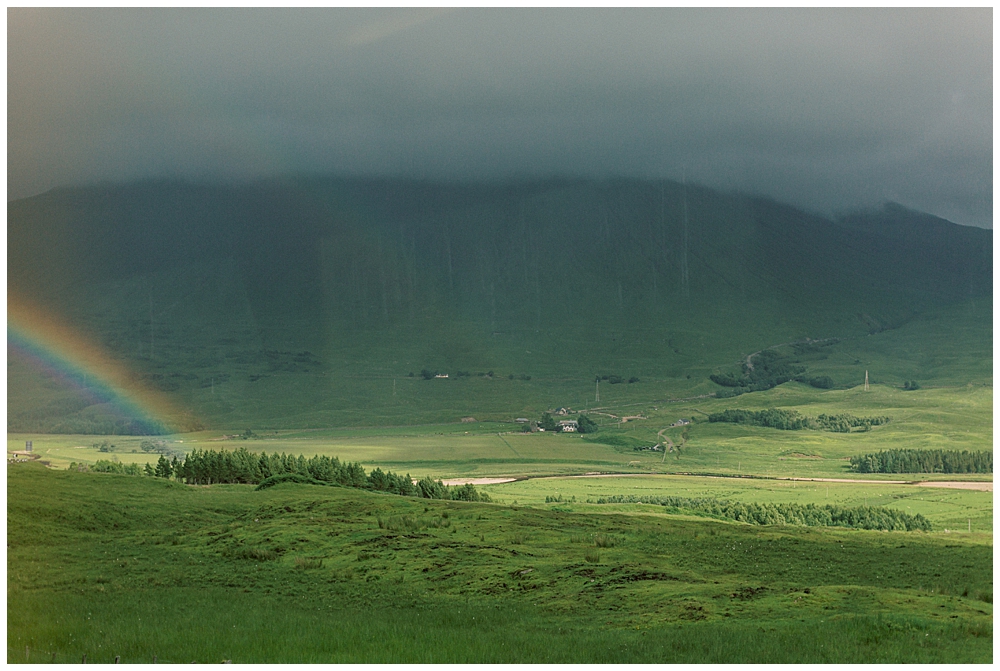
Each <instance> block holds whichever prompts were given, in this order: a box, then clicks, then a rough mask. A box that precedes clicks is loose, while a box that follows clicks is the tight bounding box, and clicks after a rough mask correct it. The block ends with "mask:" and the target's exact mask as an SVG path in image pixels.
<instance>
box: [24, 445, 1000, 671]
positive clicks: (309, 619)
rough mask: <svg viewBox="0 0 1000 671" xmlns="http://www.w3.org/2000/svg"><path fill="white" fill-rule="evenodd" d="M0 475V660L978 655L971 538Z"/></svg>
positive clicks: (982, 572)
mask: <svg viewBox="0 0 1000 671" xmlns="http://www.w3.org/2000/svg"><path fill="white" fill-rule="evenodd" d="M553 486H558V485H557V484H555V483H553ZM7 487H8V493H9V495H8V502H7V519H8V522H9V525H8V529H9V530H8V538H7V543H8V567H7V584H8V630H7V662H8V663H18V662H42V663H50V662H62V663H67V662H69V663H79V662H80V661H82V660H84V656H86V657H85V661H86V662H88V663H111V662H112V661H118V660H119V659H120V661H121V662H122V663H142V662H146V663H148V662H153V661H159V662H161V663H162V662H166V663H187V662H205V663H218V662H221V661H223V660H231V661H233V662H235V663H264V662H270V663H275V662H285V663H288V662H296V663H318V662H325V663H329V662H354V663H361V662H382V663H386V662H391V663H401V662H409V663H417V662H420V663H514V662H534V663H542V662H547V663H566V662H574V663H598V662H615V663H631V662H642V663H664V662H674V663H679V662H685V663H695V662H700V663H705V662H712V663H733V662H756V663H780V662H785V663H787V662H795V663H817V662H840V663H859V662H865V663H873V662H894V663H902V662H923V663H930V662H935V663H942V662H949V663H960V662H965V663H969V662H983V661H988V660H989V659H991V656H992V652H993V650H992V640H993V626H992V613H993V603H992V602H993V580H992V539H991V537H988V538H984V537H983V535H981V534H964V533H963V534H957V533H956V534H949V535H945V534H929V533H925V532H922V531H912V532H906V531H894V532H880V531H860V530H849V529H836V528H814V527H801V526H780V525H775V526H765V527H761V526H752V525H749V524H740V523H735V522H731V521H718V520H708V519H706V518H703V517H702V518H691V517H689V516H685V515H683V514H681V515H677V514H663V513H662V512H661V511H662V510H663V508H662V507H661V506H647V507H646V508H647V510H646V511H642V512H639V511H637V510H633V511H623V510H610V511H591V512H589V513H580V512H567V511H565V510H561V509H559V508H558V507H552V506H546V507H545V508H541V507H538V508H532V507H526V506H523V505H521V506H517V505H510V506H506V505H498V504H485V503H466V502H462V501H441V500H430V499H417V498H412V497H404V496H396V495H391V494H378V493H373V492H369V491H361V490H356V489H350V488H341V487H325V486H323V487H317V486H312V485H295V484H284V485H279V486H275V487H271V488H269V489H266V490H263V491H254V489H253V487H252V485H213V486H210V487H188V486H184V485H182V484H180V483H177V482H170V481H166V480H162V479H160V478H141V477H129V476H118V475H109V474H93V473H77V472H67V471H53V470H47V469H44V468H42V467H40V466H39V465H37V464H18V465H15V466H11V467H10V468H8V471H7ZM521 493H524V492H522V491H518V495H520V494H521ZM597 507H601V506H597ZM603 507H610V506H603ZM632 507H633V508H638V507H639V506H632ZM165 510H169V511H170V514H166V515H165V514H164V511H165Z"/></svg>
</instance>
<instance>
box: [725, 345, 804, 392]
mask: <svg viewBox="0 0 1000 671" xmlns="http://www.w3.org/2000/svg"><path fill="white" fill-rule="evenodd" d="M805 370H806V369H805V368H804V367H802V366H796V365H793V364H792V363H790V362H789V361H788V360H787V359H786V357H783V356H781V355H780V354H778V353H777V352H774V351H772V350H764V351H763V352H760V353H759V354H757V355H755V356H754V357H753V367H751V366H748V365H747V364H746V363H744V364H743V370H742V374H741V375H739V376H736V375H734V374H733V373H725V374H721V375H720V374H715V375H710V376H709V379H710V380H712V382H714V383H716V384H717V385H720V386H722V387H727V389H724V390H720V391H718V392H716V393H715V395H716V397H718V398H727V397H730V396H739V395H740V394H745V393H747V392H750V391H767V390H768V389H773V388H774V387H777V386H778V385H779V384H784V383H785V382H788V381H789V380H791V379H793V378H794V377H795V376H797V375H801V374H802V373H804V372H805Z"/></svg>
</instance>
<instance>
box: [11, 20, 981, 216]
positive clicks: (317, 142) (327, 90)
mask: <svg viewBox="0 0 1000 671" xmlns="http://www.w3.org/2000/svg"><path fill="white" fill-rule="evenodd" d="M7 19H8V21H7V77H8V79H7V96H8V97H7V140H8V153H7V169H8V177H7V184H8V200H10V199H14V198H20V197H24V196H28V195H33V194H36V193H40V192H42V191H45V190H48V189H50V188H52V187H54V186H58V185H63V184H75V183H85V182H93V181H99V180H116V181H117V180H129V179H134V178H140V177H156V176H171V177H185V178H226V179H228V178H242V177H250V176H258V175H269V174H276V173H286V172H297V171H309V172H313V171H321V172H334V173H351V174H357V173H366V174H389V175H408V176H420V177H430V178H462V179H481V178H495V177H509V176H539V175H541V176H549V175H578V176H595V177H602V176H610V175H617V176H636V177H649V178H660V177H667V178H672V179H680V178H681V175H682V172H683V171H685V170H686V174H687V177H688V179H689V180H692V181H696V182H699V183H702V184H706V185H708V186H713V187H718V188H722V189H727V190H741V191H748V192H752V193H760V194H766V195H769V196H773V197H775V198H777V199H780V200H783V201H787V202H791V203H794V204H796V205H800V206H803V207H806V208H808V209H811V210H814V211H819V212H824V213H830V212H840V211H844V210H850V209H853V208H857V207H866V206H870V205H874V204H877V203H880V202H883V201H886V200H894V201H897V202H900V203H903V204H904V205H907V206H910V207H913V208H917V209H921V210H925V211H928V212H931V213H933V214H937V215H939V216H942V217H945V218H947V219H950V220H952V221H955V222H957V223H962V224H970V225H978V226H987V227H991V226H992V223H991V221H992V214H993V198H992V188H993V184H992V180H993V161H992V156H993V128H992V104H993V72H992V50H993V46H992V42H993V31H992V21H993V17H992V10H991V9H972V10H885V11H883V10H869V9H861V10H786V9H776V10H729V9H701V10H678V9H644V10H590V9H587V10H570V9H556V10H507V9H503V10H483V9H473V10H445V11H429V10H416V9H404V10H395V9H357V10H356V9H314V10H294V11H293V10H289V11H285V10H225V9H223V10H190V9H180V10H175V9H171V10H141V9H140V10H121V9H111V10H62V9H27V10H25V9H8V14H7Z"/></svg>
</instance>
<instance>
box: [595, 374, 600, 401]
mask: <svg viewBox="0 0 1000 671" xmlns="http://www.w3.org/2000/svg"><path fill="white" fill-rule="evenodd" d="M600 402H601V378H597V393H596V394H595V395H594V403H600Z"/></svg>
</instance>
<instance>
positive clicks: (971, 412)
mask: <svg viewBox="0 0 1000 671" xmlns="http://www.w3.org/2000/svg"><path fill="white" fill-rule="evenodd" d="M473 382H474V381H473ZM618 386H624V385H618ZM992 405H993V389H992V386H983V385H965V386H961V387H938V388H927V389H919V390H917V391H902V390H900V389H897V388H894V387H888V386H885V385H873V386H872V387H871V390H870V391H868V392H865V391H864V390H863V389H862V388H860V387H856V388H853V389H845V390H837V389H832V390H817V389H813V388H811V387H809V386H807V385H803V384H799V383H788V384H784V385H781V386H780V387H776V388H775V389H772V390H770V391H766V392H756V393H752V394H745V395H743V396H739V397H736V398H729V399H714V398H702V399H694V400H690V401H679V402H671V403H663V402H662V401H655V400H652V401H650V400H646V401H643V402H638V401H637V402H635V403H634V404H631V403H630V404H619V405H617V406H616V405H610V404H609V405H606V406H601V409H599V410H596V411H593V410H592V411H591V416H592V417H594V418H595V419H596V420H597V421H598V423H600V424H601V425H602V427H601V430H600V431H599V432H598V433H597V434H593V435H586V436H584V435H580V434H575V435H571V434H559V435H554V434H548V433H544V434H542V433H535V434H522V433H520V425H518V424H515V423H513V422H485V421H484V422H471V423H451V424H432V425H423V426H395V427H393V426H389V427H381V428H375V427H361V428H335V429H315V430H273V431H260V432H258V433H257V435H258V438H257V439H253V440H239V439H238V438H235V436H238V435H239V434H241V433H243V429H239V428H233V429H231V430H229V431H225V430H223V431H202V432H197V433H191V434H179V435H174V436H165V437H163V440H165V441H166V443H167V445H168V447H169V448H170V449H172V450H175V451H177V453H183V452H186V451H188V450H190V449H191V448H193V447H197V448H200V449H206V448H211V449H232V448H235V447H237V446H243V447H246V448H247V449H249V450H252V451H255V452H260V451H267V452H288V453H293V454H296V455H297V454H304V455H305V456H307V457H309V456H311V455H313V454H327V455H329V456H337V457H339V458H340V459H341V460H347V461H359V462H361V463H362V464H364V465H365V466H366V467H369V468H371V467H376V466H377V467H381V468H383V469H391V470H393V471H399V472H404V473H405V472H409V473H411V474H412V475H414V476H419V477H423V476H425V475H429V476H432V477H443V478H447V477H464V476H468V477H489V476H521V475H553V474H572V473H586V472H592V471H601V472H635V473H640V472H645V473H714V474H727V475H737V474H738V475H748V474H753V475H764V476H785V477H787V476H797V477H845V476H850V477H862V478H866V479H876V480H877V479H898V478H897V477H894V476H878V475H869V476H855V475H852V474H850V472H849V470H848V460H849V458H850V457H851V456H854V455H857V454H863V453H868V452H877V451H880V450H887V449H894V448H910V449H912V448H917V449H920V448H929V449H949V450H990V449H992V444H993V416H992ZM727 408H742V409H748V410H759V409H764V408H783V409H788V410H794V411H797V412H799V413H801V414H802V415H805V416H809V417H816V416H818V415H819V414H822V413H826V414H836V413H851V414H854V415H858V416H872V415H886V416H889V417H890V418H891V422H890V423H889V424H886V425H883V426H878V427H875V428H874V429H873V430H872V431H870V432H862V433H859V432H852V433H849V434H841V433H831V432H828V431H817V430H801V431H782V430H778V429H771V428H764V427H754V426H744V425H736V424H726V423H711V422H708V421H707V417H708V415H709V414H710V413H713V412H719V411H721V410H724V409H727ZM629 416H632V417H635V416H639V417H641V418H639V419H632V420H630V421H628V422H624V423H621V422H619V421H618V420H619V419H620V418H623V417H629ZM531 418H533V419H537V416H535V415H532V416H531ZM680 418H688V419H691V420H693V423H692V424H689V425H687V426H682V427H671V424H673V423H674V422H676V421H677V420H678V419H680ZM511 419H512V418H511ZM227 436H228V438H227ZM29 439H30V440H33V441H34V450H35V452H36V453H38V454H39V455H40V456H41V458H42V459H43V460H46V461H48V462H50V463H51V464H52V465H53V466H56V467H62V468H65V467H66V466H68V465H69V464H70V463H71V462H77V463H93V462H94V461H96V460H97V459H108V458H111V457H112V456H114V457H115V458H117V459H119V460H121V461H123V462H130V461H137V462H140V463H143V462H146V461H155V459H156V455H153V456H150V455H148V454H145V453H143V452H142V451H141V448H140V443H141V442H142V441H143V440H146V439H144V438H141V437H132V436H106V437H102V436H81V435H34V434H8V437H7V445H8V448H7V449H8V451H11V450H19V449H23V446H24V441H25V440H29ZM664 439H669V440H670V443H671V444H672V447H673V449H672V450H671V451H669V452H664V451H657V452H652V451H637V450H636V449H635V448H636V447H649V446H652V445H654V444H657V443H660V442H663V441H664ZM103 441H108V442H109V444H114V445H115V451H114V452H113V453H102V452H99V451H98V450H97V449H96V448H95V447H94V445H99V444H100V443H102V442H103ZM921 477H924V476H921ZM927 477H939V476H927ZM976 477H977V476H967V475H966V476H963V479H976ZM981 478H983V479H992V477H991V476H981Z"/></svg>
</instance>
